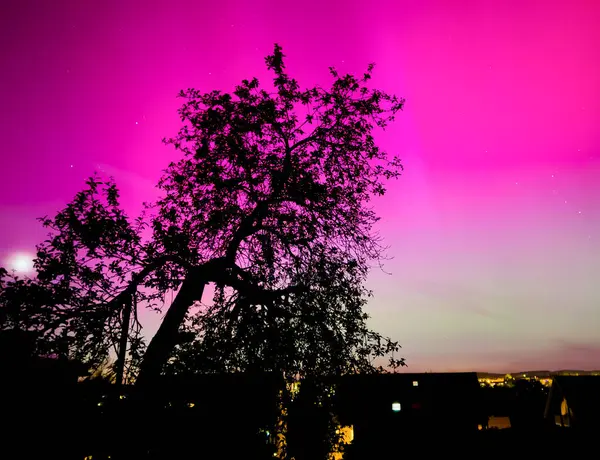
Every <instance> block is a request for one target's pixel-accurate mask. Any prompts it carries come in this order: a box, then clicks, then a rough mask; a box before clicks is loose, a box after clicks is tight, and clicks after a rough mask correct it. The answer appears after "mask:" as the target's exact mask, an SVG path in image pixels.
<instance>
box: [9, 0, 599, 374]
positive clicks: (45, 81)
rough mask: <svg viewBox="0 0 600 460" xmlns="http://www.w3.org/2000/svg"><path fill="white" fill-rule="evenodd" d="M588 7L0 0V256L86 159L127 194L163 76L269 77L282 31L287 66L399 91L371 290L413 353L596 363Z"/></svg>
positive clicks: (425, 365) (136, 193)
mask: <svg viewBox="0 0 600 460" xmlns="http://www.w3.org/2000/svg"><path fill="white" fill-rule="evenodd" d="M598 24H600V2H598V1H596V0H587V1H585V0H540V1H537V0H497V1H487V0H486V1H484V0H446V1H444V0H437V1H435V0H411V1H408V0H390V1H374V2H365V1H361V2H358V1H356V2H354V1H352V0H343V1H342V0H337V1H328V0H325V1H323V0H320V1H313V0H306V1H303V2H287V1H282V0H278V1H274V0H255V1H245V2H244V1H227V0H222V1H219V2H217V1H202V0H197V1H188V2H181V1H177V0H170V1H161V2H156V1H148V0H147V1H143V2H142V1H140V2H132V1H127V0H121V1H118V0H109V1H89V0H63V1H58V2H52V1H48V0H38V1H33V0H4V1H2V2H1V4H0V37H1V39H0V40H1V42H0V57H1V59H0V63H1V66H2V67H1V73H0V79H1V84H0V107H1V111H0V113H1V117H2V118H1V124H0V130H1V138H2V145H1V147H0V149H1V150H0V152H1V155H0V156H1V160H0V161H1V162H0V171H1V176H0V178H1V181H0V219H1V222H2V224H3V225H2V226H0V264H7V265H8V266H11V264H13V266H14V263H15V257H16V256H17V255H18V254H28V253H29V254H31V253H32V252H33V250H34V246H35V244H36V243H37V242H39V241H40V240H41V239H42V238H43V237H44V235H45V231H44V230H43V229H42V228H41V227H40V225H39V223H38V222H36V221H35V218H36V217H39V216H42V215H45V214H52V213H54V212H55V211H57V210H58V209H59V208H60V207H62V206H63V205H64V204H65V203H66V202H67V201H68V200H70V199H71V197H72V196H73V195H74V193H75V192H76V191H78V190H79V189H80V188H82V186H83V181H84V179H85V178H86V177H88V176H89V175H91V174H92V173H93V171H94V170H98V171H100V172H104V173H106V174H108V175H113V176H114V177H115V179H116V180H117V182H118V183H119V185H120V187H121V189H122V196H123V202H124V205H125V207H126V209H127V210H128V212H129V213H130V215H132V216H133V215H136V214H137V212H138V211H139V209H140V207H141V206H140V204H141V202H142V201H144V200H152V199H153V197H154V196H156V192H155V191H154V189H153V186H154V183H155V181H156V179H157V178H158V176H159V175H160V173H161V169H162V168H164V167H165V166H166V165H167V163H168V162H169V161H170V160H171V159H173V158H175V153H174V151H173V150H172V149H171V148H170V147H166V146H164V145H163V144H162V143H161V142H160V141H161V138H162V137H165V136H171V135H174V134H175V133H176V131H177V130H178V128H179V125H180V121H179V119H178V117H177V114H176V110H177V108H178V107H179V105H180V103H181V101H180V100H178V99H176V98H175V95H176V93H177V92H178V91H179V90H180V89H182V88H188V87H195V88H197V89H200V90H206V91H208V90H212V89H223V90H231V89H233V86H234V85H235V84H237V83H238V82H239V81H240V80H241V79H243V78H249V77H252V76H257V77H259V79H261V80H262V81H266V79H267V78H269V77H268V74H267V73H266V70H265V66H264V59H263V58H264V56H266V55H267V54H268V53H270V52H271V51H272V49H273V48H272V47H273V43H275V42H278V43H280V44H281V45H282V46H283V49H284V52H285V53H286V55H287V56H288V58H287V64H288V69H289V71H290V74H291V75H292V76H294V77H297V78H298V79H299V81H300V83H301V84H304V85H306V86H312V85H314V84H317V83H318V84H322V85H326V84H327V83H328V81H329V79H328V70H327V68H328V66H330V65H334V66H336V67H337V68H338V69H339V70H340V71H342V72H362V71H363V70H364V69H365V68H366V66H367V64H368V63H369V62H375V63H376V64H377V66H376V69H375V73H374V78H373V85H374V86H376V87H380V88H381V89H384V90H386V91H389V92H393V93H396V94H398V95H399V96H402V97H405V98H406V100H407V104H406V108H405V111H404V112H403V113H401V114H400V115H399V117H398V118H397V122H396V123H395V124H394V125H392V126H391V128H390V129H389V130H388V131H386V132H385V133H383V134H381V135H379V136H378V139H379V140H380V143H381V144H382V145H383V146H384V147H386V148H387V149H388V150H389V151H390V152H391V153H398V154H399V155H400V156H401V158H402V159H403V161H404V165H405V168H406V169H405V174H404V175H403V177H402V178H401V179H400V180H399V181H397V182H395V183H392V184H391V187H390V192H389V194H388V195H387V196H386V197H385V198H383V199H380V200H378V201H377V203H376V206H377V209H378V211H379V213H380V215H381V216H382V217H383V219H382V222H381V225H380V226H379V230H380V232H381V235H382V236H383V237H384V238H385V239H386V242H387V243H388V244H389V245H390V251H389V254H390V255H391V256H393V257H394V259H393V260H391V261H389V262H387V263H386V266H385V268H386V271H388V272H390V273H391V275H390V274H386V273H383V272H380V271H377V270H375V271H374V272H373V274H372V276H371V278H370V283H369V284H370V287H371V288H372V289H373V290H374V291H375V298H374V299H373V300H372V301H371V302H370V304H369V306H368V312H369V313H370V314H371V315H372V321H371V325H372V327H373V328H375V329H377V330H379V331H380V332H382V333H384V334H387V335H391V336H392V337H393V338H394V339H397V340H399V341H400V343H401V344H402V345H403V348H404V356H405V357H406V358H407V359H408V364H409V366H410V367H409V370H410V371H414V372H417V371H425V370H434V371H450V370H487V371H499V372H504V371H518V370H523V369H540V368H549V369H561V368H578V369H592V368H600V332H599V331H600V288H599V285H600V130H599V129H598V127H599V126H600V46H599V44H600V27H598ZM157 321H158V318H157V317H151V316H150V313H148V314H147V317H146V323H147V324H148V325H149V329H148V330H149V331H150V332H149V334H152V333H153V332H152V331H153V330H155V328H156V325H157Z"/></svg>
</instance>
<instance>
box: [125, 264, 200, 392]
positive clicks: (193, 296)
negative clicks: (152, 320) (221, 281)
mask: <svg viewBox="0 0 600 460" xmlns="http://www.w3.org/2000/svg"><path fill="white" fill-rule="evenodd" d="M204 286H206V282H205V281H203V280H201V279H198V277H197V276H192V275H190V274H188V276H186V278H185V280H184V281H183V283H182V284H181V289H180V290H179V292H178V293H177V296H176V297H175V300H174V301H173V303H172V304H171V306H170V307H169V310H168V311H167V314H166V315H165V318H164V319H163V321H162V323H161V325H160V327H159V328H158V331H157V332H156V334H155V335H154V337H152V340H151V341H150V344H149V345H148V349H147V350H146V353H145V354H144V359H143V360H142V364H141V366H140V373H139V375H138V377H137V381H136V385H148V384H152V383H154V382H155V381H156V379H157V377H159V376H160V373H161V371H162V368H163V366H164V365H165V363H166V362H167V360H168V359H169V357H170V356H171V352H172V351H173V348H174V347H175V345H176V344H177V335H178V333H179V328H180V326H181V324H182V323H183V321H184V320H185V315H186V314H187V312H188V310H189V308H190V307H191V306H192V305H193V303H194V302H195V301H196V300H201V299H202V293H203V292H204Z"/></svg>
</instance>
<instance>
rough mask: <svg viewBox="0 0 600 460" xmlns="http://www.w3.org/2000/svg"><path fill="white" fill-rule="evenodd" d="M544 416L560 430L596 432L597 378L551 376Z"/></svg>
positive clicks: (599, 422)
mask: <svg viewBox="0 0 600 460" xmlns="http://www.w3.org/2000/svg"><path fill="white" fill-rule="evenodd" d="M544 416H545V418H546V419H547V420H548V421H550V422H554V423H555V424H557V425H560V426H564V427H572V428H577V429H582V430H598V429H600V376H592V375H583V376H565V375H555V376H553V381H552V387H551V388H550V393H549V394H548V400H547V402H546V410H545V413H544Z"/></svg>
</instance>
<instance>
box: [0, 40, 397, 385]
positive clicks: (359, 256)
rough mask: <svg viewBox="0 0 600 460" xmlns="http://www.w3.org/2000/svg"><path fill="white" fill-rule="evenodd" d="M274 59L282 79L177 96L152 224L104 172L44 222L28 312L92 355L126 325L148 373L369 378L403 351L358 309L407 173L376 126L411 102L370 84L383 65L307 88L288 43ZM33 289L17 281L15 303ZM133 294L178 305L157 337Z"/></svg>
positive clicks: (10, 292)
mask: <svg viewBox="0 0 600 460" xmlns="http://www.w3.org/2000/svg"><path fill="white" fill-rule="evenodd" d="M265 61H266V65H267V68H268V69H269V70H270V71H271V72H272V73H273V75H274V80H273V88H269V89H264V88H261V86H260V85H259V82H258V80H257V79H251V80H244V81H243V82H242V83H241V84H240V85H239V86H237V87H236V88H235V90H234V91H233V92H232V93H231V94H230V93H224V92H220V91H211V92H208V93H202V92H200V91H197V90H195V89H188V90H185V91H181V93H180V95H179V96H180V97H181V98H182V99H183V101H184V102H183V105H182V107H181V109H180V110H179V115H180V117H181V121H182V128H181V129H180V131H179V132H178V133H177V134H176V135H175V136H174V137H173V138H169V139H165V143H166V144H168V145H171V146H172V147H174V148H175V149H176V150H178V151H179V152H180V153H181V158H180V159H179V160H178V161H176V162H173V163H171V164H170V165H168V167H167V168H166V170H165V171H164V174H163V176H162V178H161V179H160V181H159V183H158V188H159V189H160V192H161V195H160V198H159V199H158V200H157V201H156V202H155V203H151V204H147V205H146V206H145V211H144V212H143V214H142V215H141V216H140V217H139V218H137V219H135V220H132V219H130V218H128V216H127V215H126V214H125V212H124V211H123V210H122V208H121V205H120V203H119V192H118V189H117V186H116V184H115V183H114V181H112V179H103V178H100V177H98V176H94V177H92V178H90V179H89V181H88V182H87V187H86V188H85V190H83V191H82V192H80V193H78V194H77V195H76V197H75V198H74V200H73V201H72V202H70V203H69V204H68V205H67V206H66V207H65V209H63V210H62V211H60V212H59V213H58V214H57V215H56V216H55V217H54V218H44V219H42V223H43V225H44V226H45V227H47V228H48V229H49V231H50V233H49V236H48V239H47V240H46V241H44V242H43V243H41V244H40V245H39V246H38V251H37V258H36V260H35V268H36V270H37V279H35V280H32V281H27V285H28V286H29V288H28V292H34V291H31V289H35V290H37V291H39V292H41V293H43V295H37V296H34V295H29V297H31V299H30V301H29V300H28V301H23V302H21V304H20V306H19V307H18V308H17V310H18V309H19V308H21V309H24V310H26V311H27V312H28V313H27V314H26V316H27V317H28V318H29V319H28V324H27V328H30V329H35V330H36V331H38V336H39V340H40V341H41V342H44V343H55V342H56V343H58V341H59V338H60V341H62V342H61V343H63V344H64V341H65V340H66V341H67V342H68V346H67V348H68V350H69V353H70V354H71V355H73V356H75V357H77V358H78V359H82V360H84V361H87V362H89V363H90V365H96V366H97V365H99V363H100V362H101V361H102V360H104V359H106V356H107V354H108V353H109V351H110V348H111V347H116V348H118V347H119V343H121V344H122V343H123V342H122V337H121V333H122V331H127V333H128V339H129V340H128V342H129V344H130V346H129V352H130V353H129V358H128V364H129V365H130V367H131V369H132V370H135V373H136V374H137V382H138V383H140V384H143V383H145V382H151V381H153V380H154V379H155V378H156V377H157V376H158V375H160V374H161V373H162V372H170V373H180V372H189V371H194V372H223V371H255V370H256V371H275V372H283V373H285V374H286V375H294V376H307V375H329V374H340V373H348V372H370V371H373V370H375V365H374V364H373V359H374V358H376V357H382V356H387V355H389V354H390V353H393V352H396V351H398V348H399V346H398V344H397V343H396V342H393V341H391V340H389V339H387V338H385V337H382V336H381V335H380V334H378V333H376V332H374V331H371V330H370V329H369V328H368V326H367V315H366V314H365V312H364V309H363V307H364V306H365V303H366V302H367V300H368V298H369V297H370V295H371V293H370V292H369V291H368V290H367V289H366V288H365V281H366V277H367V275H368V273H369V270H370V268H371V266H372V264H374V263H375V264H376V263H378V262H379V261H380V260H381V259H382V257H383V256H384V249H385V248H384V246H382V244H381V240H380V238H379V237H378V235H377V233H376V231H375V229H374V225H375V224H376V222H377V220H378V217H377V215H376V214H375V212H374V211H373V209H372V207H371V200H372V197H374V196H379V195H383V194H384V193H385V191H386V189H385V182H386V181H387V180H389V179H394V178H397V177H398V176H399V175H400V173H401V170H402V166H401V163H400V161H399V159H398V158H397V157H392V156H390V155H388V154H387V153H386V152H385V151H384V150H382V149H380V148H379V147H378V146H377V144H376V142H375V139H374V137H373V134H374V131H375V130H376V129H377V128H385V127H386V126H387V125H388V124H389V123H390V122H391V121H393V120H394V116H395V114H396V113H397V112H398V111H399V110H401V109H402V107H403V104H404V100H403V99H401V98H397V97H395V96H392V95H389V94H387V93H385V92H383V91H380V90H377V89H372V88H370V87H369V80H370V79H371V74H372V70H373V65H369V66H368V69H367V71H366V72H365V73H364V75H362V76H360V77H357V76H354V75H350V74H348V75H340V74H339V73H338V72H337V71H336V70H335V69H334V68H330V73H331V77H332V80H333V81H332V83H331V86H330V87H329V88H327V89H326V88H323V87H321V86H315V87H312V88H308V89H301V87H300V85H299V84H298V82H297V81H296V80H295V79H293V78H291V77H290V76H289V75H288V73H287V71H286V67H285V64H284V54H283V52H282V49H281V48H280V47H279V46H278V45H275V48H274V51H273V54H272V55H270V56H267V57H266V59H265ZM19 283H20V284H19ZM23 283H24V282H23V281H15V280H13V281H7V282H5V284H4V285H3V286H2V289H3V291H2V293H1V294H0V302H1V306H2V308H3V309H5V308H7V306H8V305H9V303H10V302H8V301H7V299H9V298H10V299H14V298H15V296H16V298H19V295H21V294H18V293H22V292H23V286H22V285H23ZM208 284H212V285H213V286H214V296H213V299H212V300H209V301H206V300H205V301H204V302H203V293H204V289H205V287H206V286H207V285H208ZM173 291H176V295H175V297H174V299H173V301H172V302H171V303H170V304H169V303H167V302H165V301H164V299H165V297H166V294H167V293H168V292H173ZM17 294H18V295H17ZM11 302H12V303H11V305H13V307H12V308H13V309H12V310H10V311H12V312H14V311H15V310H14V304H15V301H14V300H13V301H11ZM17 303H18V301H17ZM138 306H146V307H147V308H153V309H156V310H158V311H161V312H163V313H164V314H165V316H164V319H163V320H162V322H161V325H160V327H159V330H158V332H157V333H156V334H155V336H154V337H153V338H152V339H151V340H150V342H149V344H148V346H145V343H144V340H143V339H142V334H141V328H140V327H139V322H138V321H137V308H138ZM5 311H7V312H8V310H5ZM129 313H131V319H129V318H130V315H129ZM9 316H10V315H8V316H7V318H8V317H9ZM10 317H12V318H15V316H14V315H12V316H10ZM124 323H125V324H124ZM130 323H131V324H130ZM9 324H10V327H15V326H14V325H15V323H14V321H13V322H12V323H10V321H8V320H7V321H4V322H3V326H2V327H9V326H8V325H9ZM131 325H134V326H135V327H131ZM124 326H125V327H124ZM403 363H404V362H403V360H402V359H400V360H393V359H392V362H391V364H392V365H402V364H403Z"/></svg>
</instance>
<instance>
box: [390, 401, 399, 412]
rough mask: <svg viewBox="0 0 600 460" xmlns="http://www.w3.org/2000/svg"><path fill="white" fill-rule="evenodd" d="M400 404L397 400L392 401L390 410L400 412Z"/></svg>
mask: <svg viewBox="0 0 600 460" xmlns="http://www.w3.org/2000/svg"><path fill="white" fill-rule="evenodd" d="M400 409H401V406H400V403H399V402H394V403H392V411H393V412H400Z"/></svg>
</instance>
